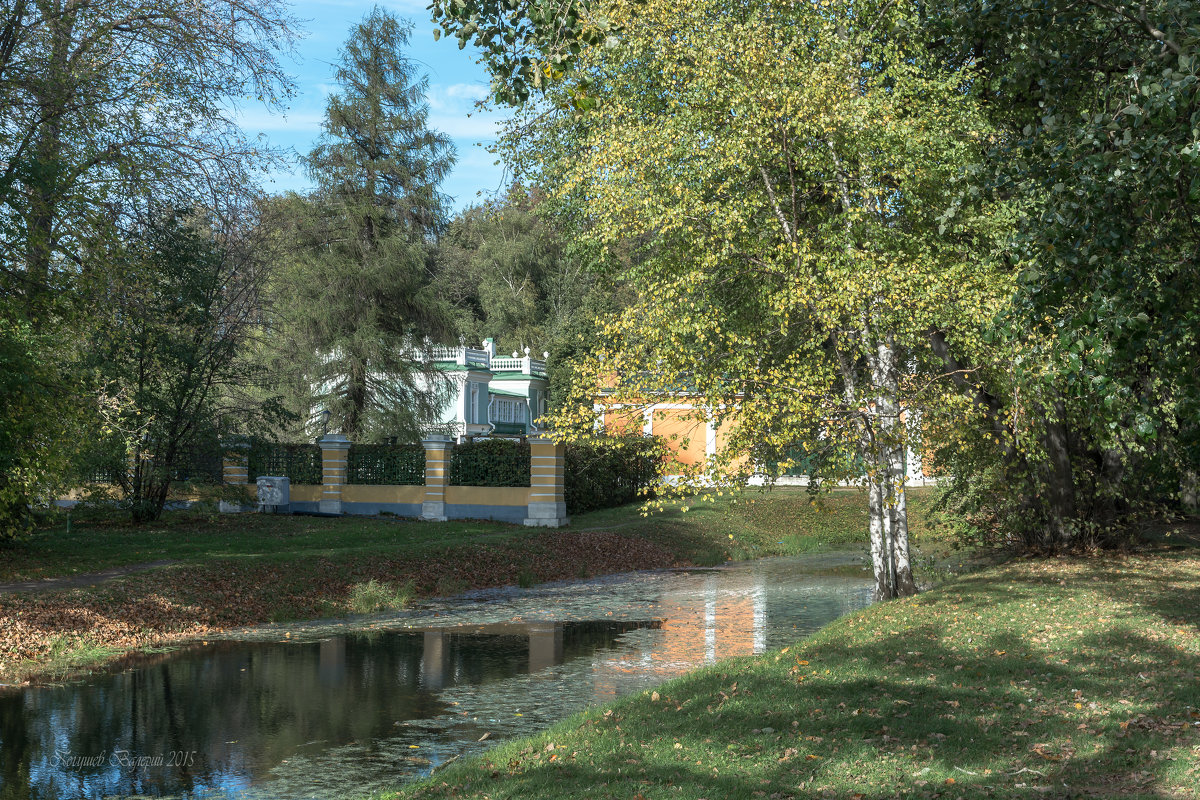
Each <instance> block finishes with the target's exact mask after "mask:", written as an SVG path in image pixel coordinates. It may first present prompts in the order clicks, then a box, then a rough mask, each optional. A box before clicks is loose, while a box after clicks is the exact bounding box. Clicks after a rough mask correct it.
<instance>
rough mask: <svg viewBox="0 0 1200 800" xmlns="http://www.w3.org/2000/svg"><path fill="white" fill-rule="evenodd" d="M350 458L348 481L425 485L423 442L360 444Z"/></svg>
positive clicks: (347, 473)
mask: <svg viewBox="0 0 1200 800" xmlns="http://www.w3.org/2000/svg"><path fill="white" fill-rule="evenodd" d="M346 461H347V463H346V483H356V484H365V485H368V486H424V485H425V448H424V447H422V446H421V445H419V444H356V445H353V446H352V447H351V448H350V452H349V454H348V455H347V458H346Z"/></svg>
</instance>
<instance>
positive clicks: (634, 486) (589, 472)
mask: <svg viewBox="0 0 1200 800" xmlns="http://www.w3.org/2000/svg"><path fill="white" fill-rule="evenodd" d="M663 448H664V446H663V441H662V439H661V438H660V437H657V436H642V435H640V434H626V435H623V436H607V437H604V438H602V439H597V440H594V441H589V442H572V443H570V444H568V445H567V447H566V477H565V485H564V487H563V490H564V494H565V495H566V501H567V513H568V514H582V513H583V512H585V511H595V510H596V509H600V508H612V507H613V506H620V505H624V504H626V503H632V502H633V501H634V500H637V499H639V498H642V497H651V496H653V494H654V489H655V487H656V486H658V483H659V480H660V479H661V478H662V467H663V463H664V462H663V453H664V449H663Z"/></svg>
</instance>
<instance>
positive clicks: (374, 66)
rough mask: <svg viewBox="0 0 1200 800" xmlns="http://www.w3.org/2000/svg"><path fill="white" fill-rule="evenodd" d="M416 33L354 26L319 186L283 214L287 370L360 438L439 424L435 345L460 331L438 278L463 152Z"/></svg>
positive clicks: (328, 123) (379, 22)
mask: <svg viewBox="0 0 1200 800" xmlns="http://www.w3.org/2000/svg"><path fill="white" fill-rule="evenodd" d="M408 36H409V28H408V27H407V26H406V25H405V24H403V23H401V22H400V21H399V20H397V19H396V18H395V17H393V16H392V15H390V14H388V13H387V12H385V11H383V10H381V9H379V8H376V9H374V10H373V11H372V12H371V13H370V14H369V15H368V16H367V17H366V18H364V20H363V21H362V22H361V23H360V24H358V25H357V26H356V27H355V28H354V29H353V30H352V32H351V35H350V37H349V39H348V40H347V42H346V44H345V46H344V47H343V48H342V51H341V59H340V62H339V64H338V66H337V68H336V71H335V79H336V81H337V83H338V86H339V87H340V88H339V91H338V92H336V93H335V94H333V95H332V96H331V97H330V98H329V101H328V106H327V108H326V115H325V123H324V133H323V135H322V137H321V140H320V142H319V143H318V145H317V146H316V147H315V148H314V149H313V151H312V153H311V154H310V155H309V156H308V159H307V163H308V169H309V174H310V175H311V177H312V179H313V181H314V182H315V184H316V186H317V189H316V190H315V191H314V192H313V193H312V194H311V195H310V196H308V197H304V198H301V197H296V196H293V197H291V198H284V199H282V200H280V201H279V202H278V203H277V204H276V212H278V213H274V214H273V216H274V218H275V219H276V220H278V221H279V222H278V225H279V228H280V230H282V231H283V237H282V238H283V239H285V240H286V244H285V245H284V247H285V249H286V250H288V251H289V252H288V255H287V257H286V259H285V260H286V266H285V267H284V268H283V269H282V270H281V271H280V274H279V276H278V277H277V279H276V282H275V284H274V292H273V294H274V297H275V307H276V310H277V311H278V318H279V321H280V325H281V327H280V330H279V333H280V335H281V338H282V341H280V342H279V345H278V346H279V348H280V350H279V352H280V353H281V354H282V356H283V357H282V358H281V359H280V360H279V362H277V363H279V364H281V365H286V364H289V363H290V364H294V365H297V366H299V368H300V373H301V374H300V376H299V385H301V386H303V387H304V392H306V393H307V394H308V395H309V396H308V398H307V399H308V401H311V403H312V404H313V405H314V406H315V407H316V408H319V409H320V410H327V411H329V412H330V424H331V426H332V427H331V429H334V430H340V431H341V432H343V433H345V434H347V435H348V436H351V437H354V438H370V437H381V436H401V435H405V436H411V435H413V434H415V432H416V431H417V430H418V429H419V428H420V427H421V426H422V425H423V424H425V423H427V422H429V421H431V420H432V419H433V417H434V416H435V415H436V413H437V411H438V410H439V408H440V404H441V402H442V396H443V392H441V391H440V389H441V388H442V387H441V381H440V380H439V379H438V376H437V373H436V371H435V370H433V369H432V366H431V361H430V359H429V358H428V357H427V356H428V353H427V352H426V348H427V345H428V344H429V343H431V342H435V341H444V340H445V339H446V338H447V337H449V336H450V335H451V333H452V320H451V317H450V314H449V310H448V307H447V305H446V303H445V302H444V301H443V300H442V299H441V298H439V297H438V296H437V294H436V291H435V290H434V288H433V286H432V278H433V246H434V236H435V234H436V233H437V231H438V230H439V229H440V228H441V227H442V226H443V225H444V223H445V221H446V206H447V200H446V198H445V197H444V196H443V195H442V193H441V192H440V191H439V188H438V186H439V183H440V182H441V180H442V178H443V177H444V176H445V174H446V173H447V171H448V170H449V169H450V167H451V165H452V164H453V163H454V148H453V145H452V143H451V141H450V139H449V138H448V137H447V136H445V135H444V134H441V133H438V132H437V131H434V130H432V129H430V127H429V124H428V122H429V108H428V106H427V105H426V102H425V92H426V89H427V84H428V81H427V79H426V78H424V77H418V72H417V68H416V66H415V65H414V64H413V63H412V62H411V61H410V60H409V59H408V58H407V56H406V55H405V54H404V50H405V48H406V47H407V45H408ZM299 410H300V411H302V412H304V411H309V410H311V409H303V408H302V409H299Z"/></svg>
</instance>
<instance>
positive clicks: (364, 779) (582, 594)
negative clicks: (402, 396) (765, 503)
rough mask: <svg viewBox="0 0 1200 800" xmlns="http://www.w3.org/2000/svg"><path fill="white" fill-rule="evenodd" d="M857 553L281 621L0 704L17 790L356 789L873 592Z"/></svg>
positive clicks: (812, 623)
mask: <svg viewBox="0 0 1200 800" xmlns="http://www.w3.org/2000/svg"><path fill="white" fill-rule="evenodd" d="M859 564H860V559H857V558H856V557H853V556H849V555H841V556H838V555H833V556H818V557H811V556H810V557H803V558H781V559H766V560H762V561H757V562H747V563H740V564H732V565H728V566H723V567H719V568H713V569H689V570H672V571H663V572H643V573H630V574H625V575H618V576H609V577H607V578H599V579H595V580H591V581H584V582H579V583H571V584H560V585H544V586H539V587H535V588H532V589H526V590H520V589H512V588H510V589H506V590H494V591H487V592H476V593H472V594H470V595H466V596H464V597H461V598H454V599H451V600H445V601H438V602H434V603H429V604H426V605H423V606H422V607H421V608H419V609H415V610H412V611H407V612H401V613H396V614H391V615H386V616H375V617H371V618H369V619H367V618H360V619H357V620H352V621H344V622H325V623H319V624H306V625H295V626H271V627H267V628H260V629H256V630H252V631H242V632H238V633H236V634H233V635H232V636H231V638H229V639H226V640H223V641H210V642H207V643H205V644H202V645H200V644H198V645H195V646H192V647H188V648H184V649H181V650H176V651H173V652H170V653H163V654H155V655H137V656H133V657H130V658H128V659H126V660H124V661H122V662H120V663H119V664H118V665H116V666H115V667H114V668H113V669H112V670H110V671H106V672H104V673H102V674H98V675H95V676H92V677H90V678H89V679H88V680H87V681H86V682H81V683H73V684H68V685H63V686H51V687H45V688H30V689H26V690H24V691H22V692H19V693H10V694H6V695H3V696H0V800H34V799H35V798H36V799H37V800H41V798H55V799H58V798H64V799H65V798H110V797H129V796H139V797H177V798H194V799H196V800H199V799H200V798H205V799H208V798H213V799H214V800H215V799H216V798H222V799H226V798H227V799H229V800H232V799H233V798H238V799H239V800H241V799H245V800H250V799H251V798H263V799H264V800H265V799H266V798H270V799H271V800H299V799H300V798H321V800H328V798H331V797H343V796H350V797H353V796H357V795H362V794H367V793H370V792H372V791H378V790H380V789H385V788H389V787H395V786H396V785H397V784H399V783H402V782H404V781H406V780H411V779H413V778H416V777H421V776H423V775H428V774H429V773H430V772H431V771H432V770H435V769H436V768H438V767H439V766H440V765H443V764H445V763H446V762H448V761H450V760H453V759H455V758H459V757H463V756H467V755H470V754H473V753H476V752H479V751H481V750H483V749H485V748H487V747H490V746H491V745H492V744H494V743H495V742H497V741H502V740H504V739H507V738H511V737H514V736H520V735H524V734H528V733H532V732H535V731H537V730H540V729H543V728H545V727H547V726H549V725H550V724H552V723H554V722H556V721H558V720H560V719H562V718H564V717H566V716H569V715H571V714H573V713H575V712H578V711H580V710H582V709H583V708H585V707H587V706H588V705H594V704H599V703H605V702H608V701H610V700H613V699H615V698H617V697H619V696H621V695H624V694H628V693H630V692H636V691H639V690H642V689H645V688H648V687H651V686H655V685H657V684H659V683H661V682H663V681H664V680H666V679H668V678H671V677H674V676H676V675H679V674H681V673H683V672H685V671H687V670H689V669H692V668H694V667H697V666H701V665H703V664H707V663H711V662H713V661H715V660H717V659H721V658H725V657H728V656H739V655H751V654H754V653H761V652H763V651H765V650H767V649H773V648H777V647H782V646H784V645H786V644H789V643H790V642H792V641H794V640H796V639H798V638H800V637H801V636H804V635H806V634H808V633H811V632H812V631H815V630H816V629H818V628H820V627H821V626H822V625H825V624H826V623H828V622H830V621H831V620H833V619H835V618H837V617H839V616H841V615H843V614H846V613H848V612H850V611H853V610H855V609H857V608H860V607H862V606H864V605H866V604H867V603H868V602H869V598H870V591H871V584H870V581H869V580H868V578H869V576H868V574H867V573H866V572H864V571H863V569H862V567H861V566H859Z"/></svg>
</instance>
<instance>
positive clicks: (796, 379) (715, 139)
mask: <svg viewBox="0 0 1200 800" xmlns="http://www.w3.org/2000/svg"><path fill="white" fill-rule="evenodd" d="M918 14H919V8H918V7H917V6H916V5H913V4H895V3H890V2H886V3H878V4H867V5H863V4H861V3H854V4H853V5H851V4H848V3H847V4H841V3H831V4H822V5H821V6H820V7H813V6H810V5H807V4H801V5H793V4H791V3H783V2H781V3H765V4H759V5H758V6H756V7H755V8H754V9H753V10H746V9H744V8H743V7H742V6H740V5H738V4H736V3H727V2H723V0H692V1H691V2H685V3H670V4H668V3H646V4H640V5H639V6H638V9H637V13H636V14H632V13H631V14H629V15H628V16H626V17H623V18H620V19H619V20H618V21H619V22H620V25H621V30H622V36H621V40H620V42H619V43H618V44H616V45H615V46H610V47H606V48H596V49H594V50H591V51H588V52H585V53H584V54H583V55H582V56H581V61H580V67H581V69H584V70H587V71H588V73H589V81H590V85H591V87H592V89H591V91H592V93H593V97H594V98H595V100H596V103H597V106H598V110H597V111H595V112H591V113H582V114H581V113H576V112H574V111H570V110H564V111H563V112H561V113H560V114H558V115H551V116H549V117H545V116H543V117H542V120H543V122H542V124H541V127H540V130H542V131H544V136H545V138H542V139H539V138H537V137H536V136H534V137H532V138H531V136H530V134H531V131H530V130H526V131H522V134H523V138H522V140H521V142H517V146H518V147H524V148H526V149H525V153H526V154H527V156H528V160H529V162H530V163H536V164H538V165H540V169H541V172H540V173H539V177H540V178H541V179H543V180H544V181H545V183H546V185H547V186H548V187H550V188H551V190H552V194H553V196H554V197H556V199H557V202H559V203H561V204H562V205H563V206H564V207H565V208H566V209H567V210H568V211H569V212H570V213H571V214H573V215H575V216H576V218H577V219H579V220H582V221H583V222H584V223H585V224H586V225H587V229H586V234H585V235H586V237H587V238H588V239H590V240H591V241H593V242H595V243H596V244H597V245H598V246H600V247H602V248H604V249H606V250H607V252H608V257H609V259H610V261H611V262H613V263H614V264H615V265H616V269H618V270H619V271H620V273H621V274H622V275H623V276H624V277H625V278H627V279H628V281H629V282H630V283H631V284H632V285H633V286H635V287H636V290H637V292H638V300H637V301H636V302H635V303H634V304H633V305H632V306H631V307H630V308H629V309H627V310H626V311H625V312H624V313H622V314H621V315H619V316H618V317H617V318H616V319H615V320H613V321H612V322H611V323H610V324H609V325H607V326H606V328H607V330H606V338H607V343H606V345H607V346H606V347H604V348H603V350H602V352H601V353H600V354H599V356H598V357H597V358H595V359H592V360H591V361H590V363H589V364H587V365H586V367H585V369H584V372H583V378H584V379H583V380H582V381H580V386H581V388H582V389H583V393H584V394H585V395H586V393H587V391H588V390H589V388H591V387H595V386H596V385H597V383H598V382H599V381H601V380H606V379H607V380H609V381H611V380H613V379H615V380H616V381H617V384H616V386H615V387H613V388H614V399H616V400H618V401H620V400H622V399H624V400H627V401H629V402H637V401H638V400H639V399H640V400H641V401H643V402H647V401H651V400H652V398H653V397H654V396H655V395H658V394H661V393H664V392H677V391H680V390H681V389H683V388H684V387H686V392H687V395H688V396H689V397H690V398H691V399H692V400H693V402H695V403H696V405H697V406H699V407H700V408H699V409H698V411H697V417H715V418H718V419H720V418H727V419H728V420H729V421H730V422H731V423H732V425H733V426H734V427H733V430H734V432H733V434H732V435H731V436H730V438H729V440H728V443H727V447H726V451H725V453H724V457H723V461H722V462H721V463H717V464H715V465H710V466H714V467H715V468H716V471H715V473H709V474H707V475H704V476H700V477H702V478H703V479H705V480H710V479H712V478H713V477H717V478H721V477H725V478H732V479H738V480H743V479H744V478H745V477H746V472H747V471H748V470H749V469H751V468H752V466H753V464H755V463H757V464H759V465H762V464H770V463H772V462H777V463H786V458H781V456H784V454H786V453H787V452H788V451H789V449H792V448H800V449H802V450H806V451H808V452H809V453H813V454H817V455H819V456H821V457H820V458H816V459H813V460H812V467H811V469H812V471H813V472H815V473H816V476H817V477H819V478H825V479H832V480H837V479H847V478H859V477H860V476H859V474H858V472H857V467H856V464H862V465H865V475H864V476H861V479H863V480H864V481H865V483H866V484H867V485H868V487H869V492H870V500H871V502H870V506H871V521H870V531H869V534H870V536H869V539H870V543H871V554H872V559H873V563H874V567H875V576H876V594H877V596H879V597H881V598H885V597H894V596H897V595H905V594H910V593H912V592H914V591H915V590H916V584H915V581H914V578H913V574H912V568H911V559H910V557H909V548H908V540H907V505H906V496H905V485H906V474H905V468H904V452H905V450H907V449H908V448H909V445H910V443H911V442H912V441H913V439H914V437H916V436H917V435H918V434H919V431H920V427H919V424H918V421H917V418H916V415H917V414H918V412H923V413H925V414H926V415H931V414H936V413H937V412H938V411H939V410H940V409H941V408H943V407H944V406H946V405H948V404H950V403H951V402H952V399H953V398H954V397H956V396H957V393H958V390H957V388H956V387H955V386H954V384H953V382H952V381H951V380H949V379H946V378H943V377H942V376H941V374H940V370H935V371H933V372H929V371H928V366H929V365H930V364H931V363H934V362H935V361H936V359H935V354H934V353H932V352H931V344H930V336H931V332H942V333H945V332H951V336H952V338H953V339H954V340H955V341H956V343H958V344H960V345H962V344H964V343H967V344H969V343H970V342H972V341H973V340H975V341H977V340H978V331H979V328H980V325H981V320H983V319H986V318H988V317H989V316H990V314H992V313H994V311H995V310H996V308H997V307H998V306H999V305H1000V304H1002V302H1003V298H1005V297H1006V296H1007V293H1008V290H1009V288H1008V284H1007V282H1006V280H1005V276H1004V275H1003V274H995V273H992V272H988V271H982V270H979V269H978V268H977V266H976V264H975V257H976V254H977V251H978V249H979V248H980V247H981V246H986V245H987V244H988V238H989V237H990V236H991V235H992V231H991V227H992V226H993V225H994V224H995V223H993V222H992V221H990V219H989V217H988V216H987V215H986V214H985V213H984V211H985V209H983V208H982V207H980V205H979V203H977V202H975V203H972V202H971V201H969V200H967V201H963V200H962V199H961V198H960V197H959V196H958V194H957V191H956V188H955V187H956V186H957V185H958V182H959V181H960V180H961V179H962V177H963V176H964V174H965V171H966V170H967V168H968V167H969V166H970V165H971V164H972V162H973V161H974V160H975V159H976V158H977V156H978V153H979V151H980V149H981V143H982V142H983V141H985V140H986V137H987V136H988V135H989V132H988V130H987V128H986V125H985V124H984V121H983V119H982V118H981V116H980V114H979V112H978V109H977V107H976V106H975V105H974V104H973V103H972V102H970V101H969V99H967V100H964V87H965V86H967V85H969V83H970V81H971V80H972V79H973V75H972V74H971V73H970V72H969V71H966V70H961V69H956V68H952V67H947V66H946V65H945V64H943V63H941V62H940V61H939V60H937V59H935V58H933V57H931V56H930V54H929V51H928V49H927V48H926V47H925V45H924V42H923V41H921V40H920V39H919V38H917V37H914V36H910V35H908V34H907V33H906V31H912V30H914V29H915V28H914V26H915V23H916V21H917V19H918ZM880 32H887V33H888V36H886V37H884V36H881V35H880ZM731 53H737V58H736V59H735V58H731V57H730V54H731ZM561 91H563V92H571V91H574V89H573V88H572V87H570V86H565V85H564V86H563V87H562V89H561ZM557 99H558V97H556V96H555V95H554V93H553V91H552V93H551V97H550V100H552V101H554V100H557ZM559 107H560V108H563V109H570V108H571V104H569V103H560V104H559ZM532 130H534V131H536V130H539V127H538V126H536V125H535V126H534V127H533V128H532ZM564 131H565V132H564ZM522 142H524V143H525V144H522ZM564 142H565V143H566V144H567V145H569V146H566V147H564V146H563V143H564ZM530 151H532V152H533V154H532V155H529V153H530ZM538 153H541V154H543V155H540V156H539V155H538ZM546 154H549V155H550V157H549V158H547V157H546ZM554 156H558V157H557V158H555V157H554ZM941 397H944V398H946V399H945V401H944V403H938V402H934V401H933V400H934V398H941ZM580 400H581V401H582V402H581V403H580V404H579V406H578V407H577V416H576V417H575V420H576V421H579V422H583V423H584V427H585V428H586V427H590V425H589V424H588V423H590V422H591V416H592V411H591V398H590V397H587V396H583V397H580ZM571 417H572V415H571V414H563V415H562V418H563V419H564V420H566V421H570V420H571ZM747 453H748V454H750V455H751V456H752V459H751V460H750V461H747V460H746V459H744V458H743V457H742V456H743V455H744V454H747Z"/></svg>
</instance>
